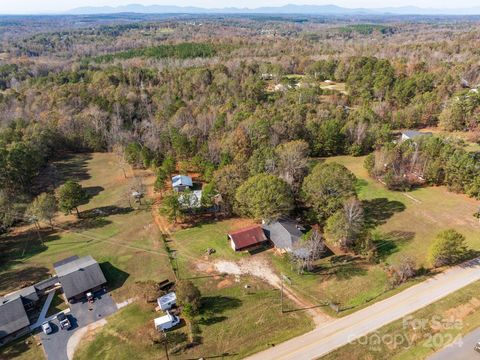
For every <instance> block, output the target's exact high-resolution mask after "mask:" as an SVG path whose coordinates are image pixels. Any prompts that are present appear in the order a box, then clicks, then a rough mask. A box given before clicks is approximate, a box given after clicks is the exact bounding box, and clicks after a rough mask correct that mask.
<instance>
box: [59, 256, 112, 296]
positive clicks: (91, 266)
mask: <svg viewBox="0 0 480 360" xmlns="http://www.w3.org/2000/svg"><path fill="white" fill-rule="evenodd" d="M53 266H54V268H55V271H56V273H57V276H58V280H59V281H60V284H61V285H62V288H63V293H64V294H65V296H66V298H67V299H72V298H82V297H83V296H84V295H85V293H86V292H88V291H95V290H97V289H100V287H101V286H102V285H104V284H105V283H106V282H107V280H106V279H105V276H104V275H103V272H102V269H100V265H99V264H98V262H96V261H95V259H94V258H92V257H91V256H90V255H88V256H84V257H78V256H72V257H69V258H67V259H64V260H62V261H59V262H57V263H55V264H54V265H53Z"/></svg>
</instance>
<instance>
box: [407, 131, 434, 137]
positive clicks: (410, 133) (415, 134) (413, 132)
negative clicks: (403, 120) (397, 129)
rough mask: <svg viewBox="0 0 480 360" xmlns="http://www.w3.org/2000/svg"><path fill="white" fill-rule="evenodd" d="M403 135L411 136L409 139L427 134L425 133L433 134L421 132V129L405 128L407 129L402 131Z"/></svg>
mask: <svg viewBox="0 0 480 360" xmlns="http://www.w3.org/2000/svg"><path fill="white" fill-rule="evenodd" d="M402 135H404V136H405V137H407V138H409V139H413V138H415V137H417V136H425V135H428V136H430V135H433V134H432V133H431V132H421V131H416V130H405V131H402Z"/></svg>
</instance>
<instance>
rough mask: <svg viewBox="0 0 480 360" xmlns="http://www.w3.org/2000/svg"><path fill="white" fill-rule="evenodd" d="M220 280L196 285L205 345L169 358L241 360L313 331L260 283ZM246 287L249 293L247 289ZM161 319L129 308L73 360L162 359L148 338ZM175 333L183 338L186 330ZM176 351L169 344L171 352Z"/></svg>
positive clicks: (159, 348) (149, 310)
mask: <svg viewBox="0 0 480 360" xmlns="http://www.w3.org/2000/svg"><path fill="white" fill-rule="evenodd" d="M222 281H223V280H222V279H213V278H210V279H207V280H204V281H198V282H197V285H198V286H199V287H200V288H201V289H202V293H203V303H204V304H205V305H204V309H205V310H203V311H202V313H201V314H200V316H199V317H198V322H199V324H200V329H201V334H200V336H201V344H200V345H198V346H195V347H193V348H191V349H189V350H181V351H179V352H176V353H173V354H170V357H171V358H175V359H197V358H200V357H202V356H203V357H205V358H207V357H213V356H221V355H222V354H227V353H228V354H229V356H228V358H229V359H240V358H243V357H245V356H246V355H248V354H252V353H254V352H257V351H260V350H263V349H265V348H267V347H268V346H271V344H278V343H280V342H282V341H284V340H287V339H289V338H291V337H294V336H297V335H300V334H302V333H304V332H305V331H308V330H311V329H312V328H313V326H312V323H311V321H310V320H309V319H308V318H307V317H306V316H305V315H304V314H301V313H298V312H291V313H286V314H283V315H281V314H280V300H279V294H278V291H277V290H273V289H271V288H270V287H268V286H266V285H264V284H262V283H261V282H259V281H258V280H255V279H251V278H242V281H241V282H240V283H235V282H233V281H232V282H231V284H230V285H229V286H227V287H223V286H219V284H221V282H222ZM246 284H248V285H249V288H248V289H245V287H244V286H245V285H246ZM157 316H160V315H159V314H158V313H155V312H154V311H153V310H152V306H151V305H139V304H134V305H129V306H127V307H126V308H124V309H122V310H121V311H120V312H119V313H117V314H115V315H113V316H112V317H111V318H109V320H108V324H107V325H106V326H105V327H104V328H103V329H101V330H100V331H99V333H98V334H97V335H96V336H95V338H94V340H93V341H88V340H87V341H85V342H83V343H82V344H81V348H80V350H79V351H78V352H77V353H76V354H75V360H84V359H92V358H102V359H118V360H121V359H131V358H135V359H153V358H155V359H163V358H164V352H163V351H164V350H163V346H162V345H161V344H153V343H152V341H151V337H149V335H148V334H149V333H151V331H152V330H153V319H154V318H155V317H157ZM153 332H154V330H153ZM173 333H174V334H176V337H178V338H180V339H183V338H185V336H186V335H184V334H185V333H186V327H185V326H183V327H180V328H179V329H177V330H175V331H174V332H173ZM174 347H175V345H170V349H172V350H173V348H174Z"/></svg>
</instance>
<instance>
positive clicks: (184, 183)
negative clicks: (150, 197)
mask: <svg viewBox="0 0 480 360" xmlns="http://www.w3.org/2000/svg"><path fill="white" fill-rule="evenodd" d="M172 187H173V188H174V189H176V190H184V189H185V188H187V187H189V188H191V187H193V181H192V178H191V177H190V176H186V175H176V176H174V177H172Z"/></svg>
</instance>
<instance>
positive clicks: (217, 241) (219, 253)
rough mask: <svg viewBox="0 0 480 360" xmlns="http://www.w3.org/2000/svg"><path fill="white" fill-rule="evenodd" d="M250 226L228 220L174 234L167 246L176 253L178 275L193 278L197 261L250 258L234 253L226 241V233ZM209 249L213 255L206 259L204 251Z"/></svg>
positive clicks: (234, 220)
mask: <svg viewBox="0 0 480 360" xmlns="http://www.w3.org/2000/svg"><path fill="white" fill-rule="evenodd" d="M251 224H252V222H250V221H248V220H241V219H230V220H223V221H218V222H215V223H211V224H201V225H197V226H195V227H193V228H190V229H184V230H180V231H177V232H175V233H174V234H173V236H172V241H171V242H170V243H169V245H170V246H171V248H172V249H174V250H176V252H177V258H178V265H179V267H180V273H181V274H182V273H186V274H191V275H192V276H193V275H194V274H195V273H196V272H197V271H198V269H197V268H196V264H197V263H198V260H205V259H208V260H209V261H214V260H216V259H225V260H239V259H241V258H242V257H245V256H250V255H248V253H243V252H240V253H236V252H234V251H233V250H232V248H231V247H230V242H229V240H228V239H227V233H228V232H229V231H233V230H237V229H239V228H242V227H245V226H248V225H251ZM209 248H211V249H214V250H215V253H213V254H211V255H209V256H208V257H206V250H207V249H209Z"/></svg>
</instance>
